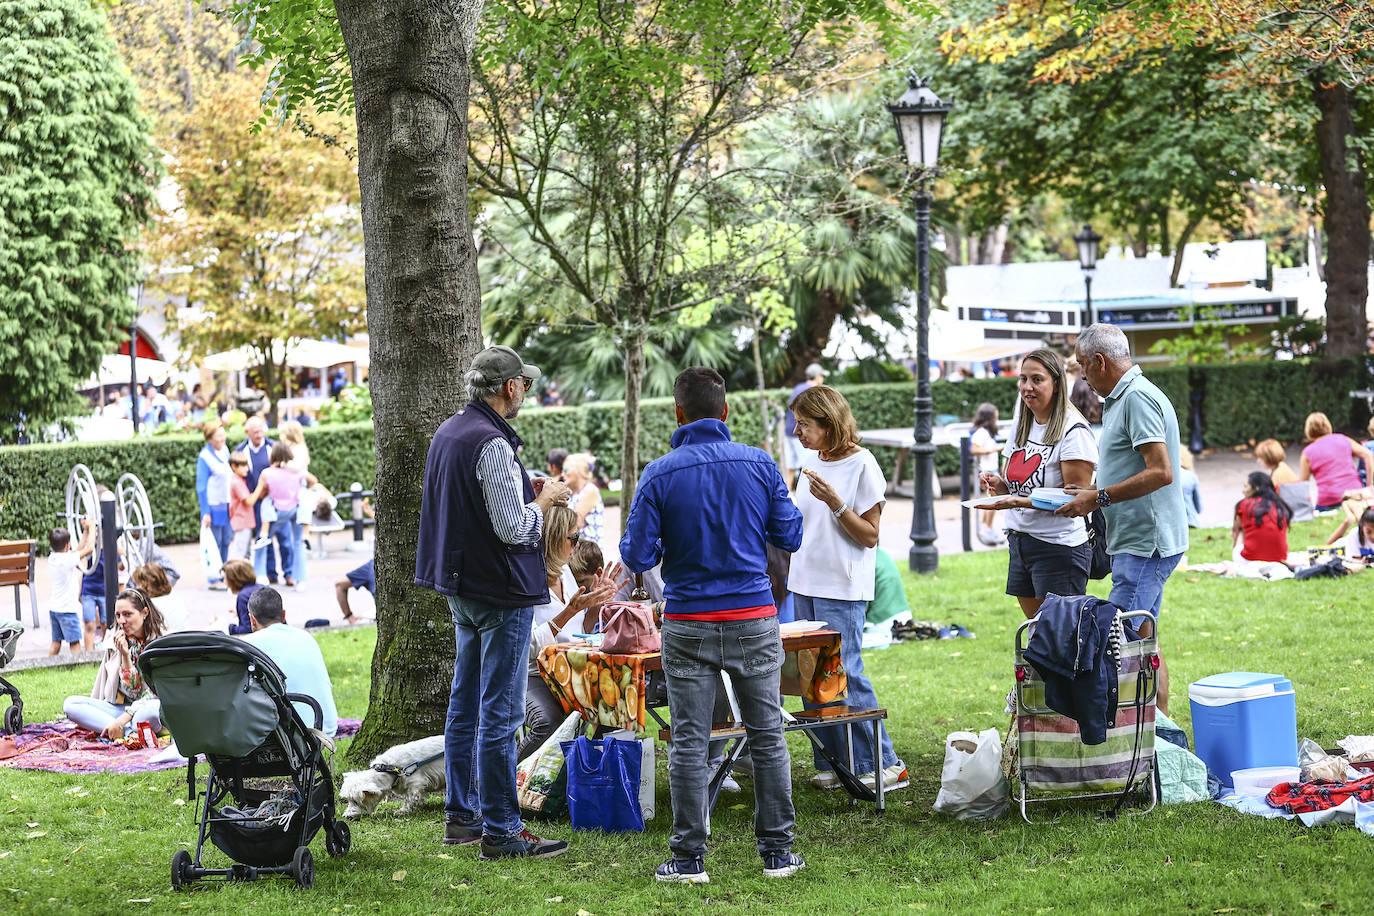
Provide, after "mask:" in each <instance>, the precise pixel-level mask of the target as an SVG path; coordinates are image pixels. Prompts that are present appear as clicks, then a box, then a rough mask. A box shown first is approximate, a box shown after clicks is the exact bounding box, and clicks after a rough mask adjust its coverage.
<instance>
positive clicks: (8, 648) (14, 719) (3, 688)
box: [0, 620, 24, 735]
mask: <svg viewBox="0 0 1374 916" xmlns="http://www.w3.org/2000/svg"><path fill="white" fill-rule="evenodd" d="M23 632H24V625H23V624H22V623H20V622H19V621H17V620H0V669H3V668H4V667H5V666H6V665H8V664H9V663H10V662H12V661H14V653H15V652H16V651H17V650H18V649H19V636H20V634H21V633H23ZM0 695H3V696H7V697H9V698H10V705H9V708H8V709H6V710H5V719H4V724H2V725H0V735H17V734H19V729H21V728H23V727H24V701H23V700H22V699H21V698H20V696H19V688H18V687H16V686H14V685H13V684H11V683H10V682H9V681H7V680H5V679H4V678H3V677H0Z"/></svg>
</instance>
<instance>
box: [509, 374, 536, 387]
mask: <svg viewBox="0 0 1374 916" xmlns="http://www.w3.org/2000/svg"><path fill="white" fill-rule="evenodd" d="M511 381H512V382H519V383H520V384H521V385H523V386H524V388H525V390H526V391H529V390H530V389H531V388H533V387H534V379H532V378H525V377H524V376H523V375H522V376H519V377H518V378H513V379H511Z"/></svg>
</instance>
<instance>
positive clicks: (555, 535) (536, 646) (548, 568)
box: [517, 506, 620, 760]
mask: <svg viewBox="0 0 1374 916" xmlns="http://www.w3.org/2000/svg"><path fill="white" fill-rule="evenodd" d="M579 538H580V535H579V534H578V531H577V513H576V512H573V511H572V510H571V509H569V508H567V507H566V506H552V507H550V508H549V509H547V510H545V512H544V569H545V572H546V573H547V575H548V581H549V602H548V604H541V605H539V606H538V607H536V608H535V609H534V627H533V629H532V630H531V631H530V663H529V680H528V682H527V686H526V689H525V709H526V713H525V715H526V724H527V725H528V726H529V729H528V731H527V733H526V737H525V739H524V740H523V741H522V742H521V745H520V747H519V748H518V749H517V756H518V757H519V758H520V759H522V760H523V759H524V758H525V757H526V756H527V755H528V754H529V753H530V752H532V751H534V750H535V749H537V748H538V747H539V745H541V744H543V743H544V740H545V739H546V738H548V737H549V735H551V734H552V733H553V730H554V729H555V728H557V727H558V723H559V722H560V721H562V719H563V718H564V713H563V706H562V704H560V703H559V702H558V699H557V697H555V696H554V695H553V694H552V693H550V692H549V688H548V685H546V684H545V683H544V679H543V678H542V677H541V676H540V675H539V666H538V665H537V664H536V663H535V659H536V658H537V657H538V655H539V653H540V651H542V650H543V648H544V647H545V646H551V645H553V644H554V643H557V642H563V641H566V640H567V639H568V637H569V636H570V635H571V634H573V633H588V632H591V631H590V630H589V629H587V624H588V621H585V620H584V619H583V614H584V613H585V612H586V611H587V609H588V608H599V607H601V605H603V604H605V603H606V602H607V601H609V600H610V599H611V596H612V595H614V594H615V590H616V585H617V583H616V577H617V576H618V575H619V574H620V568H619V567H620V564H618V563H617V564H615V565H614V566H612V568H611V570H610V571H609V572H607V573H606V574H604V575H603V574H601V573H600V571H598V572H597V573H595V574H593V576H592V579H591V581H590V582H589V583H588V584H587V586H586V587H584V588H578V585H577V581H576V580H575V579H574V578H573V574H572V571H571V570H570V569H568V560H569V558H571V557H572V552H573V548H574V547H575V546H576V545H577V542H578V540H579ZM590 622H591V623H594V622H595V617H593V619H592V621H590Z"/></svg>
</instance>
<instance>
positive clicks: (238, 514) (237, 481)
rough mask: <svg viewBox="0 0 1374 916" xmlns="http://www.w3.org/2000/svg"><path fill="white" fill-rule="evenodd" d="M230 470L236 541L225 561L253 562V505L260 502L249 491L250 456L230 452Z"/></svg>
mask: <svg viewBox="0 0 1374 916" xmlns="http://www.w3.org/2000/svg"><path fill="white" fill-rule="evenodd" d="M229 470H230V471H232V472H233V474H234V476H233V479H231V480H230V481H229V527H230V528H232V529H234V539H233V540H232V541H230V542H229V556H228V557H226V558H225V559H228V560H234V559H239V560H252V559H253V531H254V528H255V527H256V520H255V519H254V518H253V504H254V503H256V502H257V501H258V494H256V493H250V492H249V490H248V480H247V477H248V456H247V455H245V454H244V453H243V452H238V451H234V452H230V453H229Z"/></svg>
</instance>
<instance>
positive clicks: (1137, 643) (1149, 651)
mask: <svg viewBox="0 0 1374 916" xmlns="http://www.w3.org/2000/svg"><path fill="white" fill-rule="evenodd" d="M1144 621H1148V622H1149V623H1150V624H1151V627H1150V632H1151V635H1150V636H1148V637H1144V638H1138V637H1136V636H1135V634H1137V633H1138V631H1139V630H1141V629H1144V627H1143V625H1142V624H1143V622H1144ZM1034 622H1035V621H1034V620H1029V621H1026V622H1025V623H1023V624H1021V626H1020V627H1019V628H1017V630H1016V641H1015V648H1016V669H1015V670H1016V687H1015V689H1014V691H1013V693H1014V695H1015V704H1014V706H1015V716H1016V719H1015V722H1014V723H1013V731H1012V735H1013V737H1012V739H1011V740H1010V741H1009V742H1008V744H1009V748H1008V751H1009V753H1008V754H1006V755H1004V759H1007V760H1009V772H1008V776H1009V778H1010V780H1011V791H1012V796H1013V797H1014V798H1015V799H1016V800H1017V801H1018V802H1019V804H1020V807H1021V817H1023V818H1024V819H1025V820H1026V823H1028V824H1029V823H1032V821H1031V818H1030V812H1029V806H1030V805H1032V804H1035V803H1039V802H1056V801H1058V802H1063V801H1069V800H1084V799H1114V800H1116V801H1117V803H1118V804H1117V809H1116V810H1119V809H1120V807H1121V804H1123V803H1124V802H1125V801H1126V800H1127V798H1129V797H1130V796H1131V794H1132V793H1143V794H1144V796H1145V799H1146V801H1147V806H1146V808H1145V809H1144V810H1145V811H1149V810H1150V809H1152V808H1154V806H1155V802H1156V800H1157V794H1156V790H1155V779H1154V762H1155V691H1156V688H1157V686H1158V670H1157V669H1158V668H1159V651H1158V645H1159V642H1158V640H1159V633H1158V630H1157V629H1155V627H1154V623H1155V618H1154V615H1153V614H1150V613H1149V612H1148V611H1120V612H1118V613H1117V615H1116V622H1115V624H1114V626H1113V631H1114V633H1116V634H1117V637H1116V638H1117V639H1118V640H1119V642H1118V645H1119V653H1118V672H1117V698H1118V699H1117V711H1116V723H1115V725H1113V726H1111V727H1109V728H1108V729H1107V740H1106V741H1105V742H1104V743H1102V744H1096V745H1085V744H1084V743H1083V742H1082V740H1081V739H1080V737H1079V731H1078V723H1077V722H1075V721H1074V720H1073V719H1070V718H1068V717H1067V716H1063V715H1060V714H1059V713H1057V712H1055V711H1054V710H1052V709H1050V708H1049V707H1048V706H1046V705H1045V682H1044V681H1043V680H1042V679H1041V677H1040V674H1039V673H1038V672H1037V671H1036V670H1035V666H1034V665H1031V664H1030V663H1028V662H1027V661H1026V658H1025V649H1026V643H1027V640H1028V638H1029V636H1028V634H1029V631H1030V628H1031V626H1032V625H1033V624H1034ZM1133 637H1135V638H1133ZM1142 813H1143V812H1142Z"/></svg>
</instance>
